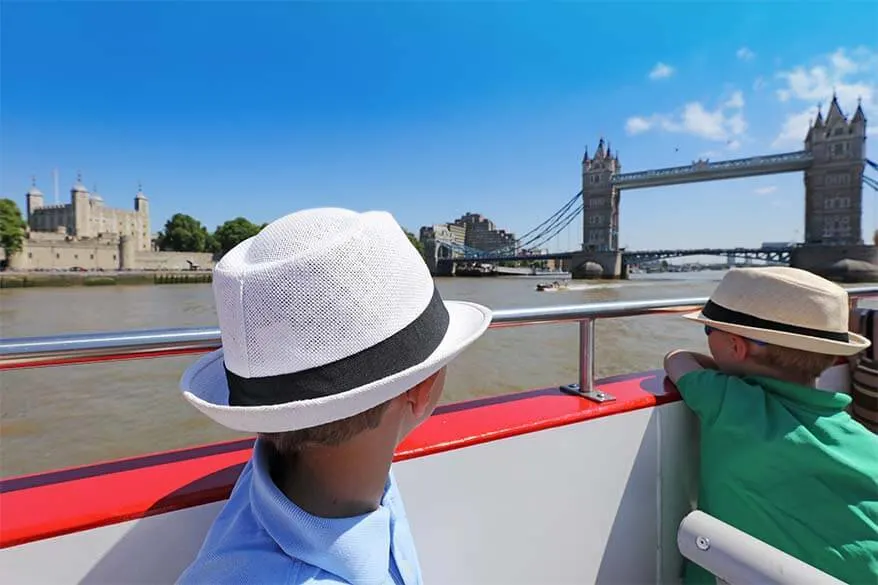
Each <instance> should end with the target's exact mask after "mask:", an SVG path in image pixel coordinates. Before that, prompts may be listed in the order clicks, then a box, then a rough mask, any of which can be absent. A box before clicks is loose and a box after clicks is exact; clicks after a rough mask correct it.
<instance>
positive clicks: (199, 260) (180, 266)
mask: <svg viewBox="0 0 878 585" xmlns="http://www.w3.org/2000/svg"><path fill="white" fill-rule="evenodd" d="M187 260H191V261H192V262H193V263H195V264H197V265H198V266H199V268H213V267H214V265H215V264H216V263H215V262H214V260H213V254H209V253H206V252H135V254H134V265H135V266H136V267H137V268H136V269H137V270H189V262H187Z"/></svg>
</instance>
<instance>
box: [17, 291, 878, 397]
mask: <svg viewBox="0 0 878 585" xmlns="http://www.w3.org/2000/svg"><path fill="white" fill-rule="evenodd" d="M848 294H849V295H850V298H851V302H852V304H854V303H856V301H857V300H858V299H862V298H867V297H878V286H872V287H859V288H850V289H848ZM706 302H707V297H692V298H683V299H660V300H652V301H618V302H609V303H589V304H579V305H561V306H554V307H535V308H527V309H503V310H498V311H494V317H493V320H492V322H491V328H492V329H496V328H501V327H520V326H527V325H536V324H551V323H570V322H578V323H579V384H578V387H576V388H574V387H573V386H575V385H571V386H570V387H567V388H569V389H571V390H572V391H574V392H575V393H577V394H579V395H582V396H584V397H586V398H591V399H593V400H596V401H599V402H604V401H605V400H608V399H612V397H610V396H607V395H604V394H602V393H600V392H595V390H594V346H595V344H594V338H595V330H594V324H595V321H596V320H598V319H614V318H618V317H637V316H646V315H668V314H674V313H686V312H689V311H695V310H698V309H699V308H700V307H702V306H703V305H704V304H705V303H706ZM221 344H222V339H221V337H220V330H219V329H218V328H216V327H207V328H188V329H151V330H140V331H119V332H109V333H84V334H73V335H57V336H48V337H20V338H9V339H0V370H13V369H24V368H37V367H49V366H61V365H72V364H85V363H96V362H105V361H118V360H128V359H138V358H151V357H168V356H173V355H184V354H191V353H201V352H207V351H211V350H214V349H218V348H219V347H220V346H221Z"/></svg>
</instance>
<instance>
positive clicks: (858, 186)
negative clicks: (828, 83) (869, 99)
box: [805, 95, 866, 245]
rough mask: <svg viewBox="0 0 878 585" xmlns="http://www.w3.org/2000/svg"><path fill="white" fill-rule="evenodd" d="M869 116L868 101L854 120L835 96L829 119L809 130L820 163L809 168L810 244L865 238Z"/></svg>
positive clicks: (807, 144)
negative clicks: (867, 123)
mask: <svg viewBox="0 0 878 585" xmlns="http://www.w3.org/2000/svg"><path fill="white" fill-rule="evenodd" d="M865 143H866V116H865V114H864V113H863V109H862V105H859V106H858V107H857V110H856V112H855V113H854V116H853V117H852V118H851V119H850V120H848V119H847V117H846V116H845V115H844V112H842V110H841V106H840V105H839V103H838V98H837V97H836V96H834V95H833V96H832V102H831V103H830V105H829V111H828V112H827V114H826V119H825V120H824V119H823V116H822V113H821V112H820V111H819V109H818V112H817V118H816V120H814V123H813V124H812V125H811V127H810V128H809V129H808V134H807V136H806V137H805V149H806V150H808V151H809V152H810V153H811V156H812V157H813V160H814V162H813V163H812V165H811V167H810V168H809V169H808V170H806V171H805V193H806V201H805V243H806V244H824V245H856V244H862V243H863V234H862V215H863V203H862V202H863V170H864V160H865V154H866V153H865Z"/></svg>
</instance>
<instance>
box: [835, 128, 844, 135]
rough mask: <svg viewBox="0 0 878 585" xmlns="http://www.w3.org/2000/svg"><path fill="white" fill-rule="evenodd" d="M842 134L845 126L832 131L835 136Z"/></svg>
mask: <svg viewBox="0 0 878 585" xmlns="http://www.w3.org/2000/svg"><path fill="white" fill-rule="evenodd" d="M842 134H844V128H836V129H835V130H833V131H832V135H833V136H841V135H842Z"/></svg>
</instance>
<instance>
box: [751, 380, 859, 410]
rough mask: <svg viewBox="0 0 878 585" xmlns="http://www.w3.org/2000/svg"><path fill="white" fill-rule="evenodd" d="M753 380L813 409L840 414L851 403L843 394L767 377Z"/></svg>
mask: <svg viewBox="0 0 878 585" xmlns="http://www.w3.org/2000/svg"><path fill="white" fill-rule="evenodd" d="M753 378H756V380H757V383H758V384H759V385H760V386H762V387H763V388H765V389H766V390H768V391H769V392H772V393H773V394H777V395H780V396H782V397H784V398H786V399H788V400H792V401H794V402H798V403H799V404H802V405H804V406H808V407H810V408H813V409H817V410H822V411H829V412H840V411H842V410H844V409H845V408H847V406H848V405H849V404H850V403H851V397H850V396H848V395H847V394H843V393H841V392H833V391H832V390H823V389H818V388H813V387H810V386H803V385H802V384H795V383H793V382H786V381H784V380H777V379H775V378H767V377H765V376H753Z"/></svg>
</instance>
